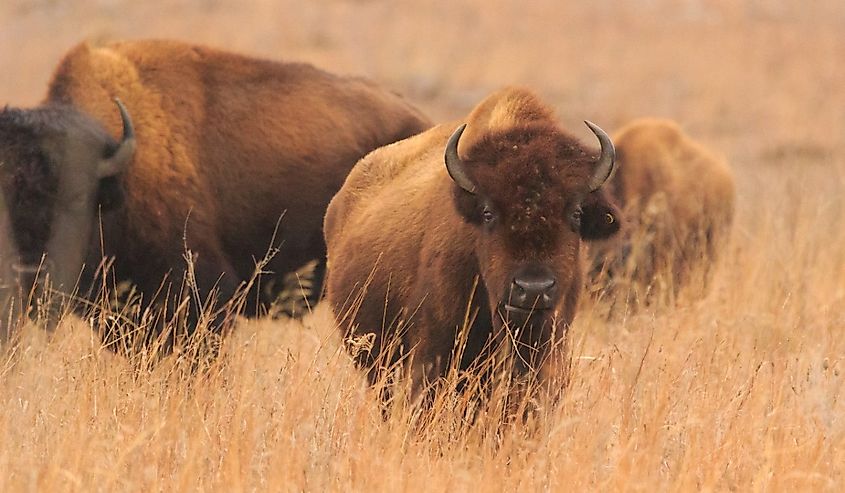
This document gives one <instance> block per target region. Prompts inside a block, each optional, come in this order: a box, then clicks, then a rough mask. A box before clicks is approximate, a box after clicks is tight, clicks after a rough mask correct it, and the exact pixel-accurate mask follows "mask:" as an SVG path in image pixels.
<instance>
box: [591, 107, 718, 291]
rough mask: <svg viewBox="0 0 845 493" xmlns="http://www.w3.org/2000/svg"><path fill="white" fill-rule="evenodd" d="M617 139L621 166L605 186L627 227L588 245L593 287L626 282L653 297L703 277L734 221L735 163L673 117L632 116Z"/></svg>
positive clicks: (600, 287)
mask: <svg viewBox="0 0 845 493" xmlns="http://www.w3.org/2000/svg"><path fill="white" fill-rule="evenodd" d="M613 141H614V143H615V144H616V152H617V159H618V161H619V163H620V166H619V172H618V173H616V175H615V176H614V177H613V178H612V179H611V181H610V183H609V184H608V189H609V191H610V192H611V193H612V194H613V195H614V197H615V199H616V201H617V203H618V204H619V205H620V206H621V207H622V208H623V216H624V217H625V218H626V220H625V224H626V228H625V231H623V233H622V234H620V235H617V236H616V237H614V238H613V239H610V240H608V241H606V242H601V243H597V244H593V245H590V259H591V262H592V269H591V272H592V285H591V289H593V290H594V291H598V292H601V293H604V294H608V291H607V289H610V293H612V296H617V295H620V294H622V293H620V292H619V288H620V287H621V286H626V285H627V287H628V288H631V290H630V292H629V294H630V295H632V296H634V297H636V298H639V299H640V301H648V300H651V299H653V298H654V296H653V295H655V294H659V295H660V296H663V297H666V296H674V295H675V294H677V293H678V291H679V289H680V288H682V287H684V286H685V285H687V284H689V282H691V280H692V279H691V277H693V276H698V277H697V279H699V280H700V281H702V282H703V281H706V279H707V276H708V271H709V270H710V267H711V266H712V264H713V262H714V260H715V259H716V256H717V253H718V252H719V250H720V248H722V247H724V244H725V240H726V238H727V237H728V233H729V230H730V226H731V222H732V220H733V215H734V199H735V191H734V180H733V174H732V172H731V169H730V167H729V166H728V165H727V163H726V162H725V161H724V160H723V159H722V158H720V157H718V156H716V155H714V154H713V153H712V152H711V151H709V150H708V149H707V148H705V147H704V146H702V145H701V144H699V143H697V142H696V141H694V140H693V139H691V138H690V137H689V136H687V135H686V134H685V133H684V132H683V131H682V130H681V128H680V127H679V126H678V125H677V124H676V123H675V122H673V121H670V120H664V119H654V118H643V119H638V120H635V121H633V122H631V123H629V124H628V125H626V126H625V127H623V128H622V129H621V130H619V132H618V133H616V134H615V135H614V138H613ZM620 285H621V286H620ZM696 286H703V284H696ZM614 288H616V289H615V292H614Z"/></svg>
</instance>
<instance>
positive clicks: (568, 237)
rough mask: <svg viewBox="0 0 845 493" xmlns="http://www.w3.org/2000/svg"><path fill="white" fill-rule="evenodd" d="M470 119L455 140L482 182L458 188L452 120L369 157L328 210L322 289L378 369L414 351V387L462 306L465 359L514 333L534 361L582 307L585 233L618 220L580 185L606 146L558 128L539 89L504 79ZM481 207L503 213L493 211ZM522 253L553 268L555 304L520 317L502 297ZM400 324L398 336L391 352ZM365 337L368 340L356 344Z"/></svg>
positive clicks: (445, 356)
mask: <svg viewBox="0 0 845 493" xmlns="http://www.w3.org/2000/svg"><path fill="white" fill-rule="evenodd" d="M466 123H467V124H468V125H467V128H466V131H465V133H464V135H463V137H462V138H461V140H460V143H459V147H458V149H459V154H460V156H461V158H462V160H463V161H464V163H465V164H466V169H467V171H468V172H469V173H470V174H471V175H472V179H473V181H474V183H476V184H477V185H478V189H479V192H478V193H477V194H475V195H472V194H470V193H468V192H466V191H465V190H463V189H462V188H460V187H458V186H457V185H456V184H455V182H453V181H452V179H451V178H450V176H449V174H448V173H447V170H446V167H445V165H444V149H445V146H446V141H447V139H448V138H449V135H450V134H451V133H452V132H453V131H454V129H455V127H456V126H457V123H451V124H444V125H439V126H437V127H435V128H433V129H431V130H429V131H427V132H425V133H423V134H420V135H418V136H415V137H412V138H410V139H407V140H404V141H401V142H398V143H395V144H392V145H389V146H386V147H383V148H381V149H378V150H376V151H374V152H372V153H371V154H369V155H368V156H367V157H365V158H364V159H362V160H361V161H360V162H359V163H358V164H357V165H356V166H355V168H354V169H353V170H352V172H351V173H350V175H349V177H348V178H347V180H346V182H345V183H344V185H343V187H342V188H341V190H340V192H338V194H337V195H336V196H335V198H334V199H332V202H331V204H330V205H329V208H328V211H327V213H326V220H325V228H324V230H325V235H326V242H327V245H328V250H329V256H328V258H329V269H328V274H327V279H326V281H327V288H328V290H327V299H328V300H329V302H330V303H331V305H332V307H333V309H334V311H335V315H336V317H337V318H338V320H339V322H340V325H341V327H342V328H343V330H346V331H347V335H348V336H349V338H348V339H347V341H348V342H349V343H350V349H352V351H353V354H355V355H356V357H357V360H358V362H359V363H360V364H362V365H364V366H366V367H368V368H369V369H370V373H369V376H370V379H371V381H373V382H375V381H376V379H377V378H378V375H379V371H380V369H381V368H380V367H378V363H379V362H380V363H383V364H386V363H390V362H392V361H393V362H395V361H398V360H399V358H400V357H402V356H406V355H407V354H408V353H410V352H411V350H413V358H414V360H413V364H410V363H407V362H406V364H405V366H406V369H407V370H408V371H409V372H410V373H411V377H412V379H413V385H414V388H415V391H416V392H419V390H420V389H421V388H422V387H423V386H424V384H425V383H426V382H431V381H433V380H434V379H436V378H437V377H439V376H442V375H443V374H444V372H445V371H446V369H447V368H448V365H449V364H450V362H451V360H452V357H453V349H454V348H455V346H456V341H457V340H458V339H459V333H460V332H461V329H462V327H463V326H464V321H465V317H466V316H467V314H471V318H472V320H471V321H470V324H469V330H468V334H467V341H466V349H465V351H464V352H463V355H462V358H461V360H460V362H459V366H460V368H462V369H469V368H471V367H472V366H473V365H474V364H476V363H478V361H479V359H480V358H482V357H483V356H487V355H489V354H490V349H491V348H493V347H496V346H498V345H499V344H501V343H503V342H505V340H507V339H508V338H507V337H506V335H507V334H510V336H511V337H512V340H511V342H512V343H513V344H515V345H516V346H518V347H519V349H518V350H517V352H518V353H519V355H520V357H521V358H522V359H521V360H522V361H523V362H524V363H525V365H523V367H522V368H517V371H518V372H523V371H525V370H527V369H528V368H527V367H536V366H537V365H538V364H539V361H540V360H542V358H543V357H545V356H548V353H549V350H550V348H551V347H552V346H555V343H556V342H559V341H560V340H562V339H563V336H564V333H565V330H566V327H567V326H568V324H570V323H571V322H572V319H573V317H574V315H575V306H576V302H577V299H578V293H579V291H580V286H581V284H580V283H581V269H580V264H579V246H580V242H581V238H582V237H606V236H608V235H611V234H613V233H614V232H615V231H616V229H617V228H618V222H614V223H613V224H608V222H607V215H606V214H608V213H610V214H615V212H616V210H615V208H614V206H613V205H612V204H611V203H609V202H608V201H607V199H606V197H605V196H604V193H603V192H602V191H601V190H599V191H597V192H593V193H590V194H586V192H585V188H586V183H587V182H588V180H589V178H590V177H591V176H592V175H593V169H594V163H595V162H596V158H597V155H598V154H597V153H596V152H595V151H593V150H592V149H590V148H586V147H584V146H583V145H582V144H581V143H580V142H579V141H578V140H577V139H575V138H574V137H572V136H571V135H569V134H567V133H566V132H564V131H563V130H561V129H560V127H559V126H558V124H557V122H556V121H555V120H554V119H553V117H552V113H551V111H550V110H549V109H548V108H547V107H546V106H545V105H544V104H543V103H541V102H540V101H539V100H538V99H537V98H536V96H534V95H533V94H531V93H530V92H528V91H525V90H522V89H514V88H508V89H505V90H502V91H500V92H497V93H495V94H493V95H491V96H489V97H488V98H487V99H485V100H484V101H483V102H482V103H481V104H480V105H479V106H478V107H477V108H476V109H475V110H474V111H473V112H472V114H470V115H469V117H468V118H467V119H466ZM579 208H580V209H583V212H581V222H580V224H581V226H580V227H579V225H578V222H577V221H575V220H574V219H573V218H575V217H576V214H573V213H574V212H575V211H577V210H580V209H579ZM485 211H487V212H489V213H490V214H489V215H493V216H491V217H495V219H493V220H491V221H486V222H485V220H484V219H483V217H484V214H485ZM596 214H599V215H600V219H599V220H596V218H595V217H594V216H595V215H596ZM585 225H586V226H585ZM588 228H592V229H591V230H589V231H588V230H587V229H588ZM525 266H531V267H532V268H533V267H543V268H548V269H550V271H552V272H553V273H554V274H555V277H556V280H557V283H558V289H557V291H556V293H557V294H556V299H555V303H554V309H553V310H548V311H547V312H546V311H544V312H543V313H533V314H531V315H527V316H526V317H524V318H522V319H521V320H519V321H518V322H517V320H516V318H510V319H509V317H508V315H507V314H505V312H503V309H502V308H503V306H504V304H506V303H508V299H509V293H508V289H509V286H510V285H511V280H512V279H513V276H514V272H516V271H517V270H518V269H521V268H524V267H525ZM476 282H478V288H477V289H475V290H474V285H475V283H476ZM503 327H505V328H507V330H509V332H507V331H506V330H502V329H503ZM520 327H522V329H523V330H522V331H517V329H519V328H520ZM397 337H398V338H399V342H400V343H401V346H402V347H401V348H399V350H398V351H397V352H396V353H395V354H391V355H385V354H383V353H382V351H385V350H386V348H385V347H384V346H385V343H386V342H387V341H389V340H391V339H396V338H397ZM362 342H367V343H370V342H371V343H372V347H371V348H369V347H368V348H366V350H361V348H360V345H361V343H362ZM367 345H369V344H367ZM526 366H527V367H526Z"/></svg>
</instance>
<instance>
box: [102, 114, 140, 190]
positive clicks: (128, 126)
mask: <svg viewBox="0 0 845 493" xmlns="http://www.w3.org/2000/svg"><path fill="white" fill-rule="evenodd" d="M114 102H115V104H117V109H118V111H120V119H121V120H122V121H123V138H121V139H120V143H119V144H118V145H117V147H116V148H115V149H114V151H113V152H111V153H110V154H109V155H108V156H106V157H105V158H103V160H102V161H100V164H99V166H98V167H97V176H99V177H100V178H106V177H109V176H115V175H117V174H118V173H120V172H122V171H123V170H125V169H126V167H127V166H128V165H129V161H131V160H132V156H134V155H135V129H134V127H133V126H132V119H131V118H130V117H129V112H128V111H126V107H125V106H123V103H122V102H120V100H119V99H117V98H115V99H114Z"/></svg>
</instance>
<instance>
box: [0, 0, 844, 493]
mask: <svg viewBox="0 0 845 493" xmlns="http://www.w3.org/2000/svg"><path fill="white" fill-rule="evenodd" d="M141 37H168V38H178V39H184V40H190V41H195V42H202V43H207V44H211V45H216V46H220V47H227V48H230V49H234V50H239V51H242V52H245V53H251V54H256V55H261V56H265V57H272V58H277V59H288V60H304V61H310V62H313V63H315V64H317V65H319V66H321V67H324V68H327V69H330V70H333V71H337V72H343V73H355V74H363V75H367V76H369V77H371V78H374V79H376V80H378V81H380V82H382V83H384V84H385V85H388V86H390V87H392V88H394V89H396V90H398V91H400V92H402V93H404V94H405V95H407V96H408V97H409V98H411V99H412V100H414V101H415V102H416V103H417V104H419V106H420V107H421V108H423V109H424V110H425V111H427V112H428V113H429V114H431V115H432V116H433V117H434V118H435V119H446V118H456V117H458V116H460V115H463V114H465V113H466V112H467V111H468V110H469V109H470V108H471V107H472V106H473V105H474V104H475V103H476V102H478V101H479V100H480V99H481V98H482V97H483V96H484V95H485V94H487V93H488V92H490V91H492V90H494V89H496V88H498V87H500V86H503V85H505V84H520V85H525V86H528V87H531V88H533V89H534V90H536V91H537V92H538V93H539V94H540V95H542V96H543V97H544V98H545V99H546V100H547V101H549V102H550V103H552V104H553V105H554V107H555V108H556V109H557V110H558V113H559V115H560V117H561V119H562V121H563V122H564V124H565V125H566V126H568V127H569V128H571V129H572V130H573V131H574V132H580V134H579V135H582V136H583V137H585V138H586V137H587V136H588V135H589V134H588V132H587V131H586V129H585V128H582V127H583V125H582V124H581V123H580V122H581V120H583V119H590V120H592V121H595V122H597V123H599V124H600V125H602V126H603V127H604V128H605V129H608V130H613V129H615V128H618V127H620V126H621V125H623V124H624V123H625V122H626V121H628V120H630V119H632V118H635V117H638V116H665V117H670V118H673V119H675V120H677V121H679V122H680V123H681V124H682V125H683V127H684V128H685V129H686V130H687V132H688V133H690V134H691V135H692V136H694V137H695V138H697V139H699V140H701V141H702V142H704V143H705V144H707V145H708V146H710V147H712V148H714V149H716V150H717V151H718V152H719V153H721V154H723V155H724V156H726V158H727V159H728V161H729V162H730V163H731V165H732V167H733V169H734V172H735V175H736V179H737V193H738V207H737V219H736V223H735V226H734V231H733V235H732V240H731V244H730V245H729V246H728V247H727V248H726V251H725V252H724V253H723V255H722V257H721V260H720V263H719V265H718V266H717V267H716V273H715V277H714V279H713V282H712V286H711V289H710V290H709V291H708V293H707V294H706V296H699V297H694V298H686V299H682V300H681V301H680V302H679V303H678V305H677V306H675V307H673V308H671V309H668V308H666V307H657V308H655V309H642V310H639V311H636V312H632V313H631V314H629V315H623V316H620V317H618V318H616V319H612V320H610V321H608V320H607V319H605V318H604V317H603V316H600V313H601V310H600V309H597V308H596V307H595V306H593V305H591V304H590V303H584V304H583V306H582V307H581V308H582V309H581V310H580V312H579V315H578V318H577V320H576V323H575V325H574V327H572V329H571V333H570V337H571V344H572V351H573V370H572V376H571V383H570V386H569V388H568V389H567V391H566V393H565V395H564V397H563V401H562V402H561V403H560V405H558V406H556V407H554V408H550V409H547V410H545V412H544V413H542V415H541V417H539V418H537V419H536V420H534V421H532V422H531V423H528V424H520V425H513V426H510V427H507V428H506V429H504V430H499V431H498V432H493V431H491V430H492V429H493V427H492V425H490V426H487V424H488V423H487V422H486V421H484V420H480V421H479V423H477V424H476V426H473V427H469V428H467V427H465V426H464V425H463V424H462V416H460V415H457V414H456V415H450V414H449V412H448V409H447V410H446V411H442V412H441V415H440V417H441V419H440V420H438V422H437V423H435V424H433V425H431V426H428V427H426V428H424V429H422V430H420V429H417V428H414V427H412V426H410V425H409V424H408V419H407V415H404V414H402V413H398V414H397V415H394V416H391V417H389V418H388V419H387V420H384V419H382V415H381V411H380V408H379V406H378V404H377V402H376V399H375V396H374V395H373V393H372V392H371V391H369V390H368V389H367V387H366V386H365V385H364V382H363V378H362V376H361V374H360V372H359V371H357V370H356V369H355V368H354V367H353V366H352V364H351V363H350V361H349V358H348V357H347V355H346V353H345V352H344V351H342V350H341V349H340V344H339V343H340V338H339V336H338V335H337V331H336V329H335V328H334V325H333V322H332V318H331V315H330V314H329V313H328V311H327V310H326V309H325V307H322V306H321V307H318V308H317V309H316V311H315V313H313V314H311V315H308V316H306V317H305V318H304V320H303V321H301V322H298V321H291V320H282V321H273V320H257V321H243V322H242V323H241V324H239V326H238V328H237V330H236V332H235V333H234V334H233V335H232V337H230V338H229V339H228V340H227V341H226V342H225V347H224V350H223V354H222V357H221V360H220V361H219V362H217V363H215V365H214V366H213V368H212V371H210V372H209V373H208V374H206V375H204V376H201V377H198V376H193V377H192V376H185V374H184V373H181V372H178V371H174V367H173V366H172V365H167V364H162V365H158V366H155V367H153V368H149V369H143V370H138V369H137V365H135V364H133V363H134V362H132V361H128V360H127V359H126V358H123V357H121V356H116V355H114V354H112V353H110V352H109V351H107V350H104V349H102V348H100V344H99V342H98V341H97V340H96V339H95V337H94V336H93V334H92V331H91V330H90V328H89V326H88V324H87V323H86V322H85V321H81V320H75V321H70V322H68V323H66V324H65V325H63V326H61V327H60V328H59V330H58V331H57V332H56V334H55V335H54V336H53V337H52V338H49V337H47V336H46V335H45V334H44V333H43V331H42V330H40V329H38V328H36V327H32V326H29V327H26V328H25V329H24V330H23V333H22V334H21V337H20V340H19V341H18V342H17V343H16V344H15V345H14V346H13V347H6V348H3V350H2V351H0V407H2V411H1V412H0V491H31V490H35V491H95V490H100V491H146V490H164V491H183V490H187V491H197V490H199V491H241V490H249V491H253V490H269V491H297V490H309V491H314V490H317V491H323V490H328V491H346V490H352V491H399V490H411V491H420V490H425V491H499V490H505V491H514V490H517V489H520V490H523V489H525V490H528V491H536V490H541V491H560V490H580V489H584V488H589V489H601V490H652V489H655V488H657V489H661V490H678V489H680V490H689V489H718V490H727V489H731V490H741V491H745V490H751V489H753V490H763V489H766V490H840V489H841V488H842V484H843V483H845V403H843V398H845V396H843V390H845V389H843V379H845V375H843V374H845V248H843V246H845V219H843V214H845V199H843V190H845V158H843V157H842V156H843V155H845V64H843V63H842V62H843V60H845V4H843V3H842V2H840V1H837V0H819V1H816V2H803V3H799V2H786V1H771V2H766V3H763V2H755V1H751V0H747V1H745V0H718V1H712V2H704V1H697V0H685V1H677V2H675V1H668V0H640V1H636V2H615V1H611V0H602V1H596V2H574V1H553V0H540V1H537V2H532V3H531V4H530V5H529V4H527V3H526V2H520V1H516V0H494V1H480V0H467V1H464V2H448V1H445V0H437V1H432V2H425V3H423V2H412V1H406V0H399V1H393V2H386V1H378V0H369V1H368V0H359V1H352V0H321V1H313V2H292V1H276V2H273V1H269V0H247V1H242V2H226V1H222V0H180V1H174V2H167V3H164V2H161V3H159V2H146V3H144V2H127V1H124V0H96V1H95V0H78V1H73V2H71V1H61V0H6V1H4V2H3V3H2V4H0V104H6V103H8V104H10V105H16V106H23V105H31V104H35V103H37V102H38V101H39V100H40V99H41V98H42V97H43V94H44V92H45V88H46V84H47V82H48V80H49V76H50V72H51V70H52V68H53V67H54V66H55V65H56V64H57V62H58V60H59V59H60V57H61V55H62V53H63V52H65V51H66V50H68V49H69V48H70V47H71V46H72V45H73V44H75V43H77V42H78V41H80V40H83V39H89V40H94V41H97V40H101V39H112V38H141Z"/></svg>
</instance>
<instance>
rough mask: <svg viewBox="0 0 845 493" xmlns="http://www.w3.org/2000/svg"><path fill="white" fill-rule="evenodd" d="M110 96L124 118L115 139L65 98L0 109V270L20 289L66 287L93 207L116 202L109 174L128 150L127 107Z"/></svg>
mask: <svg viewBox="0 0 845 493" xmlns="http://www.w3.org/2000/svg"><path fill="white" fill-rule="evenodd" d="M116 103H117V108H118V111H119V112H120V116H121V118H122V120H123V137H122V139H121V140H120V141H119V142H116V141H115V140H114V139H113V138H112V137H111V136H109V134H108V133H107V132H106V131H105V129H103V127H102V126H101V125H100V124H99V123H98V122H97V121H95V120H93V119H92V118H91V117H89V116H87V115H84V114H82V113H80V112H79V111H77V110H75V109H73V108H71V107H68V106H58V105H45V106H42V107H39V108H35V109H31V110H20V109H11V108H6V109H4V110H3V111H2V112H0V190H2V193H0V199H2V200H3V204H2V205H3V207H0V212H3V214H2V216H0V222H2V221H6V222H7V223H8V225H7V227H5V228H4V229H5V231H0V235H4V239H3V241H0V244H2V245H5V248H4V251H3V252H2V253H3V256H2V258H0V264H2V265H0V273H3V272H6V273H7V275H6V276H4V277H5V278H6V279H5V284H6V285H9V284H16V285H17V287H18V288H19V289H20V290H21V292H22V293H23V295H24V296H25V295H26V294H27V293H30V292H33V293H36V294H40V293H41V292H43V291H44V290H45V289H46V287H47V286H48V285H49V286H50V287H51V288H52V289H53V290H55V291H58V292H61V293H68V292H71V291H72V290H73V289H74V288H75V286H76V282H77V279H78V277H79V275H80V272H81V269H82V267H83V262H84V261H85V258H86V255H87V253H88V249H89V246H90V243H91V239H92V232H93V231H94V225H95V223H96V218H97V214H98V210H99V209H100V208H102V207H110V206H114V205H115V198H116V195H115V193H114V189H116V188H117V184H116V183H117V182H116V177H117V176H118V174H119V173H121V171H123V170H124V169H125V168H126V166H127V164H128V163H129V162H130V160H131V159H132V156H133V154H134V150H135V136H134V131H133V127H132V122H131V119H130V117H129V114H128V113H127V111H126V108H125V107H124V106H123V104H122V103H121V102H120V101H117V100H116ZM106 197H107V198H108V199H109V200H104V198H106ZM6 250H8V251H6ZM9 277H14V278H15V279H14V280H13V281H14V282H9V281H10V279H9ZM0 297H2V295H0Z"/></svg>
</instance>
